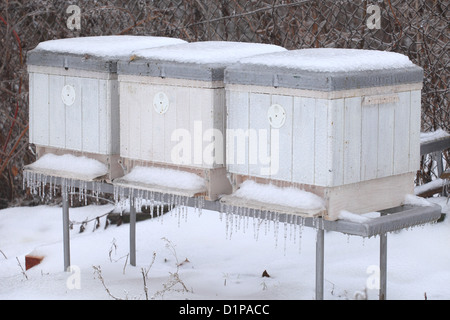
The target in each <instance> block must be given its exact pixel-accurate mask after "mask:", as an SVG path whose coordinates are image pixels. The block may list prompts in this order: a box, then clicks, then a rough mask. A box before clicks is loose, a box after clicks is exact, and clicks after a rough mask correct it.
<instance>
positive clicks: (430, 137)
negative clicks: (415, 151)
mask: <svg viewBox="0 0 450 320" xmlns="http://www.w3.org/2000/svg"><path fill="white" fill-rule="evenodd" d="M447 137H450V134H449V133H448V132H447V131H445V130H443V129H441V128H439V129H437V130H435V131H431V132H421V133H420V142H421V143H424V142H431V141H435V140H439V139H443V138H447Z"/></svg>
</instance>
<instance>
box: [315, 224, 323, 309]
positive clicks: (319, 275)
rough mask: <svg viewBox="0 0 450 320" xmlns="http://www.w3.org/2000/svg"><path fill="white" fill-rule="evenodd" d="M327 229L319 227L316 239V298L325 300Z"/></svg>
mask: <svg viewBox="0 0 450 320" xmlns="http://www.w3.org/2000/svg"><path fill="white" fill-rule="evenodd" d="M324 251H325V231H324V230H323V229H320V228H318V229H317V239H316V300H323V284H324V281H323V275H324Z"/></svg>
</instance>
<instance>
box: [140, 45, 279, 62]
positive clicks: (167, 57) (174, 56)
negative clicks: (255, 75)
mask: <svg viewBox="0 0 450 320" xmlns="http://www.w3.org/2000/svg"><path fill="white" fill-rule="evenodd" d="M282 51H286V49H285V48H282V47H279V46H275V45H269V44H261V43H245V42H233V41H201V42H192V43H187V44H177V45H172V46H166V47H159V48H153V49H148V50H146V49H145V50H137V51H135V52H134V54H135V55H136V56H137V57H139V58H145V59H149V60H160V61H170V62H180V63H196V64H211V63H214V64H227V63H234V62H237V61H238V60H239V59H242V58H245V57H250V56H254V55H260V54H266V53H272V52H282Z"/></svg>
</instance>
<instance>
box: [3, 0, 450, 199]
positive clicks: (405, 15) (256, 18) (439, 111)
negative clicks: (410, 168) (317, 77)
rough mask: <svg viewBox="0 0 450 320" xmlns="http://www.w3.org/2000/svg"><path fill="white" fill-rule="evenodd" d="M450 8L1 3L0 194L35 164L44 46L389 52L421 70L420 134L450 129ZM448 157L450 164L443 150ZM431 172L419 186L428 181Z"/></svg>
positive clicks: (413, 2)
mask: <svg viewBox="0 0 450 320" xmlns="http://www.w3.org/2000/svg"><path fill="white" fill-rule="evenodd" d="M71 5H75V6H76V7H73V6H72V7H71ZM449 9H450V1H438V0H384V1H383V0H381V1H380V0H379V1H377V0H354V1H352V0H341V1H339V0H292V1H290V0H283V1H281V0H272V1H255V0H227V1H225V0H130V1H128V0H78V1H77V0H69V1H62V0H18V1H13V0H3V1H2V2H1V3H0V39H1V40H0V41H1V46H0V75H1V78H0V98H1V100H0V148H1V149H0V180H1V183H0V198H7V199H14V198H15V197H18V196H19V195H21V194H22V185H21V181H22V178H21V170H20V169H21V168H22V166H23V165H24V164H26V163H29V162H31V161H32V160H33V159H34V155H33V153H32V152H31V151H30V150H29V149H28V130H27V129H28V80H27V72H26V53H27V52H28V51H29V50H31V49H33V48H34V47H35V46H36V45H37V44H38V43H39V42H41V41H45V40H51V39H60V38H69V37H80V36H98V35H113V34H134V35H155V36H171V37H178V38H181V39H184V40H188V41H201V40H226V41H242V42H259V43H270V44H276V45H281V46H283V47H285V48H287V49H300V48H311V47H339V48H360V49H375V50H386V51H395V52H399V53H403V54H405V55H407V56H409V58H410V59H411V60H412V61H413V62H414V63H416V64H417V65H419V66H421V67H422V68H423V69H424V73H425V79H424V88H423V91H422V131H424V132H426V131H434V130H436V129H438V128H442V129H444V130H446V131H447V132H450V110H449V109H450V108H449V89H448V85H447V84H448V82H449V60H450V59H449V51H450V50H449V42H450V41H449V36H450V32H449V27H448V24H449V21H450V17H449V15H450V14H449V11H450V10H449ZM444 157H445V159H446V163H447V164H448V163H450V162H449V153H448V151H447V152H445V153H444ZM428 172H430V171H429V170H421V171H420V172H419V173H418V175H417V183H418V184H421V183H424V182H428V181H430V180H431V179H432V178H433V177H432V175H431V174H429V173H428ZM431 172H432V170H431Z"/></svg>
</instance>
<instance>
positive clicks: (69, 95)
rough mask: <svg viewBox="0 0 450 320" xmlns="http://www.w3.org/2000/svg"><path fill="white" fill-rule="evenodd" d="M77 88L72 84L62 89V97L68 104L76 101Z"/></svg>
mask: <svg viewBox="0 0 450 320" xmlns="http://www.w3.org/2000/svg"><path fill="white" fill-rule="evenodd" d="M75 96H76V94H75V88H74V87H73V86H71V85H65V86H64V87H63V88H62V91H61V99H62V101H63V103H64V104H65V105H66V106H71V105H73V104H74V102H75Z"/></svg>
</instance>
